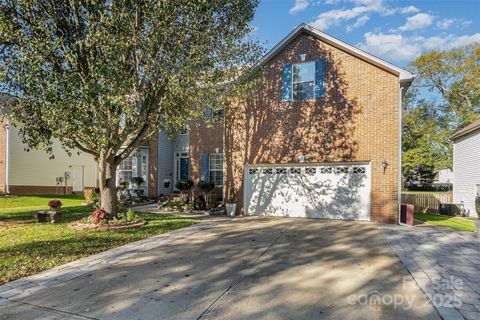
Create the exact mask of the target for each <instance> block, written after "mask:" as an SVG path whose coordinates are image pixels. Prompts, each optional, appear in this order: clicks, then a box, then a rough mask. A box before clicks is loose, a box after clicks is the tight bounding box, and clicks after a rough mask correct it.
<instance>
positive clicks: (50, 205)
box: [48, 200, 62, 209]
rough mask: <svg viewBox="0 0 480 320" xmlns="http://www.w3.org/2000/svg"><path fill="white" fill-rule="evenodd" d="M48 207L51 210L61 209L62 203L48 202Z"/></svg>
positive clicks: (57, 201)
mask: <svg viewBox="0 0 480 320" xmlns="http://www.w3.org/2000/svg"><path fill="white" fill-rule="evenodd" d="M48 206H49V207H50V208H52V209H60V208H61V207H62V202H61V201H60V200H50V201H49V202H48Z"/></svg>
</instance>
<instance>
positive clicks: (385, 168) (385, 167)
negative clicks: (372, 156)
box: [382, 160, 388, 174]
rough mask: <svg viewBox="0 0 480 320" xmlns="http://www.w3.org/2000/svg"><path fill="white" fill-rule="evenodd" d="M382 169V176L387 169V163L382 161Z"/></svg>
mask: <svg viewBox="0 0 480 320" xmlns="http://www.w3.org/2000/svg"><path fill="white" fill-rule="evenodd" d="M382 168H383V174H385V170H387V168H388V162H387V161H385V160H383V161H382Z"/></svg>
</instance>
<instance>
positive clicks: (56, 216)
mask: <svg viewBox="0 0 480 320" xmlns="http://www.w3.org/2000/svg"><path fill="white" fill-rule="evenodd" d="M48 213H49V214H50V223H57V222H60V221H61V220H62V218H63V213H62V212H61V211H60V209H57V210H53V211H49V212H48Z"/></svg>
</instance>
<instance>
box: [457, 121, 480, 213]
mask: <svg viewBox="0 0 480 320" xmlns="http://www.w3.org/2000/svg"><path fill="white" fill-rule="evenodd" d="M452 139H453V201H454V202H455V203H462V204H463V206H464V208H465V209H466V210H467V211H470V215H472V216H474V215H475V213H476V210H475V197H476V196H480V119H478V120H477V121H475V122H474V123H472V124H471V125H469V126H467V127H465V128H463V129H462V130H460V131H458V132H457V133H455V134H454V135H453V136H452Z"/></svg>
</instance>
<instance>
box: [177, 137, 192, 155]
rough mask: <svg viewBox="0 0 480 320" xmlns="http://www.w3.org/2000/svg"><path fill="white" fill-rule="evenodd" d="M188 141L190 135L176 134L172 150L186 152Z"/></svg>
mask: <svg viewBox="0 0 480 320" xmlns="http://www.w3.org/2000/svg"><path fill="white" fill-rule="evenodd" d="M189 142H190V135H189V134H188V133H187V134H177V135H176V136H175V141H174V152H188V144H189Z"/></svg>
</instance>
